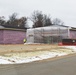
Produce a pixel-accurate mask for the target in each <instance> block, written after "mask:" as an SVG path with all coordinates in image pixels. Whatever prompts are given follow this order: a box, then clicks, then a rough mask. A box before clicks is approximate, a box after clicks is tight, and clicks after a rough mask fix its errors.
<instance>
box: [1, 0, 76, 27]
mask: <svg viewBox="0 0 76 75" xmlns="http://www.w3.org/2000/svg"><path fill="white" fill-rule="evenodd" d="M34 10H39V11H42V12H43V14H47V15H48V14H50V16H51V18H52V19H54V18H59V19H61V20H62V21H63V22H64V23H65V25H67V26H74V27H76V0H0V16H5V17H6V18H7V17H8V16H10V15H11V14H12V13H14V12H16V13H18V15H19V16H26V17H30V16H31V14H32V12H33V11H34ZM30 24H31V23H30Z"/></svg>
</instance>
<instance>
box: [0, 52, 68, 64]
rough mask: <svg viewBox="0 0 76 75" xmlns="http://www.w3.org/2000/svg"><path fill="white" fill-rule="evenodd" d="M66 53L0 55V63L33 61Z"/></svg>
mask: <svg viewBox="0 0 76 75" xmlns="http://www.w3.org/2000/svg"><path fill="white" fill-rule="evenodd" d="M63 55H67V54H66V53H59V52H49V51H48V52H46V53H45V54H41V55H36V56H32V57H31V56H30V57H25V58H22V57H3V56H0V64H18V63H29V62H33V61H38V60H43V59H48V58H53V57H57V56H63Z"/></svg>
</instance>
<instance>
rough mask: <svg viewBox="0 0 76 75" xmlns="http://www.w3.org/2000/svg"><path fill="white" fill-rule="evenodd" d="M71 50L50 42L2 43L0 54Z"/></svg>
mask: <svg viewBox="0 0 76 75" xmlns="http://www.w3.org/2000/svg"><path fill="white" fill-rule="evenodd" d="M48 50H51V51H71V50H70V49H67V48H64V47H61V46H58V45H50V44H25V45H24V44H17V45H0V55H1V54H4V53H16V52H17V53H21V52H34V51H48Z"/></svg>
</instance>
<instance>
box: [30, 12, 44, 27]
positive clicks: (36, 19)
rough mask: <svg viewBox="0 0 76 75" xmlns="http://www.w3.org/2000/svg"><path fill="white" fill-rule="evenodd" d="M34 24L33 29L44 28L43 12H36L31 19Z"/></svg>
mask: <svg viewBox="0 0 76 75" xmlns="http://www.w3.org/2000/svg"><path fill="white" fill-rule="evenodd" d="M31 21H32V22H33V27H34V28H35V27H42V26H43V14H42V12H41V11H34V12H33V14H32V17H31Z"/></svg>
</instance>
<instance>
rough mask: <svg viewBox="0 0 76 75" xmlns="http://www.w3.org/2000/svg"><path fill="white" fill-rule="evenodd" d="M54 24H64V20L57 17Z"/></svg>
mask: <svg viewBox="0 0 76 75" xmlns="http://www.w3.org/2000/svg"><path fill="white" fill-rule="evenodd" d="M52 23H53V24H55V25H64V22H63V21H61V20H60V19H58V18H55V19H54V20H53V21H52Z"/></svg>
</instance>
